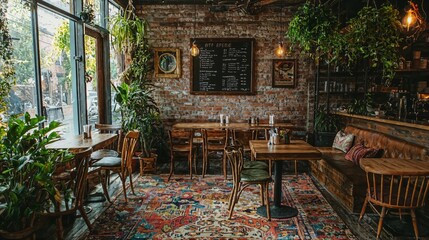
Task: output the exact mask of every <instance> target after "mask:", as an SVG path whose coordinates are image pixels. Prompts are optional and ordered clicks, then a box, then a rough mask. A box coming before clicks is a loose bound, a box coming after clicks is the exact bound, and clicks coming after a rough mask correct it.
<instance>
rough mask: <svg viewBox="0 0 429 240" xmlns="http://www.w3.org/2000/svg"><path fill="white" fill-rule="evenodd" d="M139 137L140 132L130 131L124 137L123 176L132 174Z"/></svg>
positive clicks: (122, 153)
mask: <svg viewBox="0 0 429 240" xmlns="http://www.w3.org/2000/svg"><path fill="white" fill-rule="evenodd" d="M139 136H140V132H139V131H129V132H128V133H127V134H126V135H125V137H124V142H123V144H122V152H121V160H122V161H121V172H122V173H123V174H124V173H126V174H130V173H131V172H132V162H133V161H132V160H133V156H134V152H135V150H136V149H135V148H136V144H137V141H138V140H139Z"/></svg>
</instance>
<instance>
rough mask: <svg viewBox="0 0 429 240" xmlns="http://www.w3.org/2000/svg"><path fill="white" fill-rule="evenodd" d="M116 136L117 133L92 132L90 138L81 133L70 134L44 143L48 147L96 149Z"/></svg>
mask: <svg viewBox="0 0 429 240" xmlns="http://www.w3.org/2000/svg"><path fill="white" fill-rule="evenodd" d="M116 138H117V134H111V133H98V132H92V136H91V138H88V139H84V138H83V135H77V136H70V137H67V139H61V140H58V141H56V142H53V143H51V144H48V145H46V148H48V149H69V150H79V149H86V148H89V147H92V148H93V150H98V149H101V148H104V147H106V146H108V145H110V144H112V143H113V142H114V141H115V140H116Z"/></svg>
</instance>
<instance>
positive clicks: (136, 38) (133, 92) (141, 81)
mask: <svg viewBox="0 0 429 240" xmlns="http://www.w3.org/2000/svg"><path fill="white" fill-rule="evenodd" d="M145 33H146V27H145V21H144V20H143V19H140V18H138V16H136V15H135V13H134V7H133V5H132V2H131V1H130V2H129V3H128V6H127V7H126V9H125V13H124V15H123V16H121V15H117V16H115V17H114V18H113V19H112V26H111V34H112V36H113V37H114V41H113V46H114V47H115V49H117V50H120V53H122V54H125V55H128V56H129V57H130V58H129V59H130V60H129V63H128V66H127V68H126V69H125V71H124V72H123V73H122V74H121V76H120V77H121V82H122V83H121V85H119V86H117V87H116V86H114V88H115V91H116V97H115V98H116V101H117V103H118V104H119V106H120V112H121V116H122V128H123V130H124V131H128V130H132V129H138V130H139V131H140V147H141V152H142V157H145V158H146V157H149V158H150V157H155V156H156V155H154V154H153V148H154V146H156V144H158V143H159V142H161V140H162V137H161V136H162V132H163V129H162V121H161V118H160V111H159V108H158V105H157V103H156V101H155V99H154V98H153V94H152V93H153V89H154V85H153V84H152V82H151V80H150V79H149V78H147V73H148V72H149V60H150V59H151V54H150V53H149V48H148V44H147V41H146V39H145V37H144V36H145Z"/></svg>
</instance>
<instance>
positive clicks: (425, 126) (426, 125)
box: [334, 112, 429, 131]
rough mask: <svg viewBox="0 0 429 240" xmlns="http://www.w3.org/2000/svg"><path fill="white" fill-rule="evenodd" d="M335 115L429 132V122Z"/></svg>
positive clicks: (338, 113) (340, 113)
mask: <svg viewBox="0 0 429 240" xmlns="http://www.w3.org/2000/svg"><path fill="white" fill-rule="evenodd" d="M334 114H335V115H338V116H342V117H349V118H356V119H362V120H367V121H372V122H378V123H384V124H389V125H395V126H401V127H408V128H415V129H421V130H425V131H429V122H423V121H414V120H409V119H404V120H398V119H395V118H393V117H386V116H382V117H381V116H377V117H376V116H364V115H356V114H349V113H345V112H335V113H334Z"/></svg>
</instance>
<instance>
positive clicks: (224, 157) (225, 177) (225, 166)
mask: <svg viewBox="0 0 429 240" xmlns="http://www.w3.org/2000/svg"><path fill="white" fill-rule="evenodd" d="M222 166H223V177H224V179H225V180H226V179H227V174H226V168H227V165H226V154H225V151H224V152H223V153H222Z"/></svg>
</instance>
